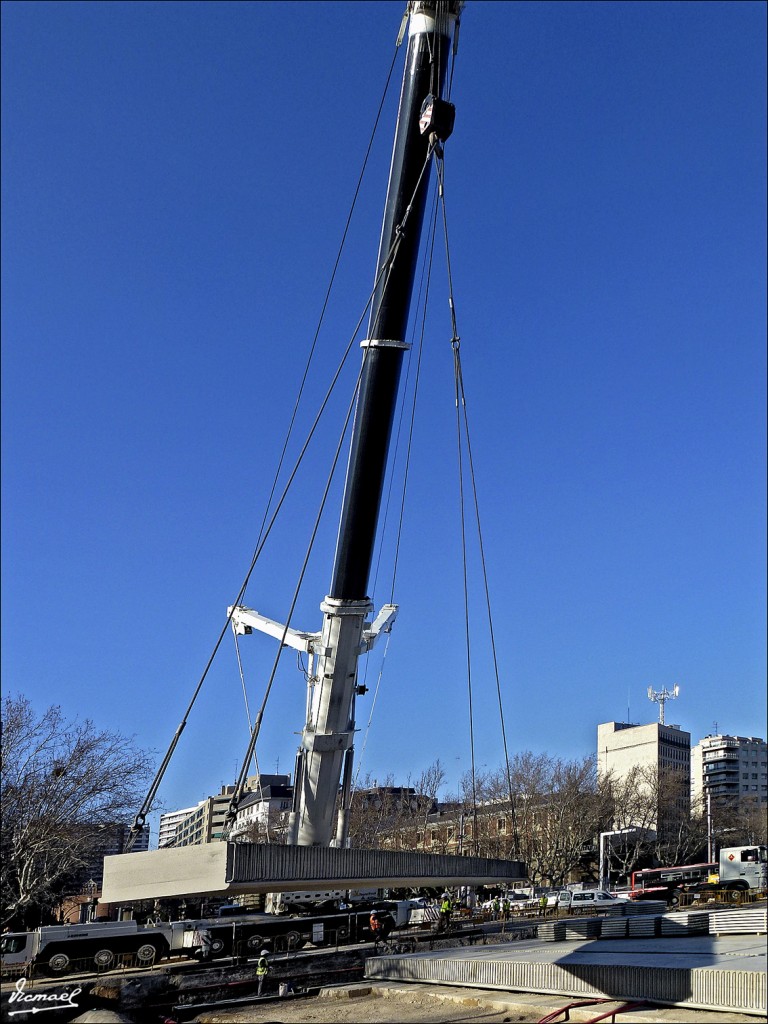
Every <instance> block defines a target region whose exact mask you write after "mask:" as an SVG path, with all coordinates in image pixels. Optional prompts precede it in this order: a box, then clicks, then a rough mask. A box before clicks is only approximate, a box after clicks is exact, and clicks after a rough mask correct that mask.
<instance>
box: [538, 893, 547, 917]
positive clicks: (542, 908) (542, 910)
mask: <svg viewBox="0 0 768 1024" xmlns="http://www.w3.org/2000/svg"><path fill="white" fill-rule="evenodd" d="M546 913H547V897H546V896H542V897H541V899H540V900H539V917H545V916H546Z"/></svg>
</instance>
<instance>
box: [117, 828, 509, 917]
mask: <svg viewBox="0 0 768 1024" xmlns="http://www.w3.org/2000/svg"><path fill="white" fill-rule="evenodd" d="M523 877H525V876H524V866H523V865H522V864H521V863H520V862H519V861H506V860H485V859H484V858H482V857H450V856H443V855H434V854H428V853H411V852H405V853H403V852H395V851H387V850H347V849H336V848H327V847H316V846H270V845H268V844H263V843H204V844H202V845H200V846H184V847H181V848H179V849H171V850H153V851H152V852H146V853H128V854H120V855H118V856H114V857H105V858H104V884H103V886H102V896H101V900H102V902H104V903H130V902H132V901H133V900H141V899H162V898H163V897H170V896H199V895H218V894H225V895H237V894H238V893H246V892H248V893H255V892H280V891H282V892H290V891H292V890H294V891H295V890H303V889H306V888H307V887H308V886H309V887H311V888H312V889H337V888H345V889H346V888H349V889H352V888H358V887H361V886H362V887H373V888H384V887H399V886H411V885H414V886H415V885H431V884H438V885H482V884H485V883H491V884H493V883H496V884H499V883H502V882H511V881H515V880H517V879H520V878H523Z"/></svg>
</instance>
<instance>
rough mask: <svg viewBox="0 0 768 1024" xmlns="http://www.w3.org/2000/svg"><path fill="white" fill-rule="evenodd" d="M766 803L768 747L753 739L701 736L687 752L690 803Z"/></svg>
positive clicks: (761, 741)
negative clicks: (709, 798)
mask: <svg viewBox="0 0 768 1024" xmlns="http://www.w3.org/2000/svg"><path fill="white" fill-rule="evenodd" d="M707 795H710V796H711V797H712V798H713V800H716V801H718V802H722V801H724V800H728V801H729V802H734V803H736V802H737V803H739V804H741V805H745V804H748V803H754V804H766V803H768V744H766V742H765V740H763V739H760V738H759V737H757V736H724V735H717V736H705V737H704V739H703V740H701V741H700V742H699V743H697V744H696V746H695V747H693V748H692V750H691V803H692V805H693V806H694V807H696V806H701V805H702V804H703V803H704V802H706V798H707Z"/></svg>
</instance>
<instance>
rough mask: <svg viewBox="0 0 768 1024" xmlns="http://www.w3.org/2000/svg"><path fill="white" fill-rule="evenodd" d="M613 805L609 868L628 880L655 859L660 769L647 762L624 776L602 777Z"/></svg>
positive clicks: (608, 853)
mask: <svg viewBox="0 0 768 1024" xmlns="http://www.w3.org/2000/svg"><path fill="white" fill-rule="evenodd" d="M600 781H601V784H602V785H603V787H604V788H605V790H606V792H607V794H608V798H609V801H610V806H611V823H610V829H609V830H610V831H614V832H619V833H621V834H620V835H617V836H610V837H609V842H608V844H607V846H606V851H607V855H608V867H609V871H611V870H614V871H617V872H618V874H619V876H620V877H623V878H625V879H626V880H627V881H628V880H629V879H630V877H631V875H632V872H633V871H634V870H635V869H636V868H637V867H638V866H639V865H640V864H641V863H643V862H648V861H650V860H653V859H654V855H655V841H656V825H657V819H658V813H659V806H658V773H657V771H656V769H655V768H651V767H649V766H647V765H635V766H634V767H633V768H631V769H630V770H629V771H627V772H626V773H625V774H623V775H621V776H616V775H614V774H613V773H608V774H605V775H604V776H603V777H602V778H601V780H600Z"/></svg>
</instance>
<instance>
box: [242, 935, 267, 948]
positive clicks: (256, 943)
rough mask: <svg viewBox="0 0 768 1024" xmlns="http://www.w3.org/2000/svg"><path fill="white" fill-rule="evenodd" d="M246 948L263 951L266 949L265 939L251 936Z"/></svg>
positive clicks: (259, 936)
mask: <svg viewBox="0 0 768 1024" xmlns="http://www.w3.org/2000/svg"><path fill="white" fill-rule="evenodd" d="M246 946H247V947H248V949H249V950H251V951H253V950H254V949H257V950H262V949H263V948H264V938H263V937H262V936H261V935H249V936H248V941H247V942H246Z"/></svg>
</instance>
